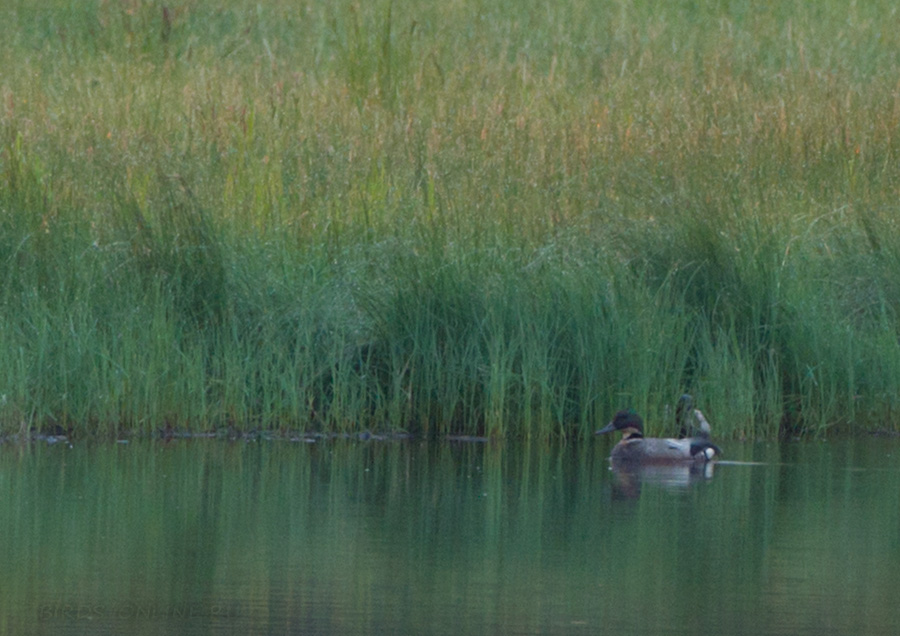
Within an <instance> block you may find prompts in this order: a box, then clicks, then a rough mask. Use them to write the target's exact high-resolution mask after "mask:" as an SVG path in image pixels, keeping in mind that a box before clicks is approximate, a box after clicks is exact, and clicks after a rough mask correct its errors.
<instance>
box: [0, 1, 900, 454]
mask: <svg viewBox="0 0 900 636" xmlns="http://www.w3.org/2000/svg"><path fill="white" fill-rule="evenodd" d="M508 4H509V3H502V2H497V1H493V0H483V1H482V2H477V3H458V2H445V3H437V4H436V3H428V2H421V1H419V0H395V1H393V2H390V1H379V2H372V3H352V2H309V3H296V2H287V1H273V2H267V3H260V4H256V3H243V2H237V1H235V0H223V1H222V2H220V3H193V2H172V3H164V2H149V1H148V2H142V1H140V0H134V1H130V2H127V1H126V2H102V1H96V2H80V3H70V2H53V1H50V0H48V1H47V2H43V3H40V5H41V6H40V7H39V8H38V7H37V6H36V5H35V4H34V3H31V2H25V1H24V0H12V1H11V2H7V3H5V5H4V8H3V9H2V14H3V15H2V18H3V19H0V64H2V68H3V74H2V76H0V100H2V102H0V143H2V150H0V277H2V285H0V352H2V356H0V430H2V431H3V432H6V433H12V432H17V431H20V430H27V429H29V428H31V427H37V428H50V429H52V428H55V427H61V428H63V429H71V430H74V431H75V432H98V433H102V434H105V433H111V432H114V431H121V430H134V431H140V432H148V431H154V430H158V429H160V428H163V427H166V426H171V427H176V428H186V429H190V430H208V429H212V428H222V427H226V426H233V427H235V428H237V429H239V430H252V429H281V428H289V429H295V428H299V429H304V430H321V431H336V432H343V431H357V430H363V429H402V430H407V431H410V432H414V433H427V434H444V433H449V432H457V433H467V434H484V435H495V436H513V437H537V438H542V437H547V436H553V435H558V434H561V435H566V436H579V435H584V434H587V433H589V432H591V431H592V430H593V429H595V428H596V427H597V426H598V424H600V423H602V422H605V421H606V420H607V419H608V418H609V416H610V414H611V413H612V412H613V411H614V410H615V409H617V408H621V407H623V406H633V407H635V408H637V409H639V410H640V411H642V412H643V413H646V415H647V416H648V420H649V421H650V422H651V428H653V429H654V430H653V432H661V431H662V430H663V428H664V427H663V425H662V420H661V418H663V416H664V413H665V409H666V404H670V403H672V402H673V401H674V400H675V399H676V398H677V396H678V395H680V394H681V393H682V392H683V391H690V392H692V393H694V394H695V397H696V398H697V400H698V402H699V403H700V404H701V405H702V407H703V408H704V409H705V411H706V412H707V414H708V416H709V417H710V419H711V420H712V421H713V425H714V427H715V431H716V432H717V433H718V434H720V435H722V436H749V437H774V436H775V435H777V434H779V433H788V434H796V433H824V432H826V431H829V430H836V429H852V430H865V429H884V428H890V429H894V428H897V424H896V420H895V412H896V411H897V408H898V406H900V404H898V396H900V344H898V327H900V314H898V310H900V276H898V274H900V234H898V229H897V227H896V225H897V213H898V211H900V203H898V202H900V199H898V186H900V162H898V150H900V134H898V124H900V93H898V84H897V70H898V68H900V29H897V28H896V27H897V26H900V15H898V13H897V10H896V9H895V8H894V7H893V5H892V4H891V3H889V2H870V3H864V4H863V6H860V5H857V4H852V5H850V6H847V4H846V3H843V2H838V1H836V0H834V1H831V0H829V1H826V2H821V3H815V4H814V5H811V6H807V5H808V4H809V3H799V2H797V3H793V2H783V3H776V4H775V5H774V6H771V7H769V6H766V7H760V6H757V5H756V4H751V3H748V2H747V3H745V2H732V3H720V2H672V3H666V4H665V6H658V5H657V4H656V3H649V2H640V1H634V2H588V1H587V0H565V1H562V2H555V3H552V5H551V6H548V5H547V3H539V2H526V3H520V4H517V5H516V6H512V5H509V6H508ZM654 422H655V423H654Z"/></svg>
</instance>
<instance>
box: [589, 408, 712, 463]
mask: <svg viewBox="0 0 900 636" xmlns="http://www.w3.org/2000/svg"><path fill="white" fill-rule="evenodd" d="M700 417H702V414H701V416H700ZM703 422H704V423H706V420H705V419H704V420H703ZM706 429H707V430H706V431H703V433H702V434H701V435H699V436H695V437H688V438H685V439H672V438H659V437H644V425H643V420H642V419H641V417H640V416H639V415H638V414H637V413H635V412H634V411H632V410H627V411H619V412H618V413H616V415H615V417H614V418H613V420H612V421H611V422H610V423H609V424H607V425H606V426H604V427H603V428H602V429H600V430H599V431H597V434H598V435H601V434H604V433H609V432H612V431H621V432H622V434H623V436H622V440H621V441H620V442H619V443H618V444H616V445H615V446H614V447H613V449H612V453H611V454H610V459H612V460H613V461H620V462H641V463H680V462H708V461H710V460H711V459H712V458H713V457H715V456H716V455H717V454H720V453H721V451H720V450H719V447H718V446H716V445H715V444H713V443H712V442H710V441H709V424H708V423H706Z"/></svg>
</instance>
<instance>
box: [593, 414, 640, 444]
mask: <svg viewBox="0 0 900 636" xmlns="http://www.w3.org/2000/svg"><path fill="white" fill-rule="evenodd" d="M612 431H621V432H623V433H625V436H626V437H643V436H644V420H642V419H641V416H640V415H638V414H637V413H635V412H634V409H628V410H627V411H619V412H618V413H616V415H615V417H613V419H612V422H610V423H609V424H607V425H606V426H604V427H603V428H601V429H600V430H599V431H597V433H596V434H597V435H601V434H603V433H610V432H612Z"/></svg>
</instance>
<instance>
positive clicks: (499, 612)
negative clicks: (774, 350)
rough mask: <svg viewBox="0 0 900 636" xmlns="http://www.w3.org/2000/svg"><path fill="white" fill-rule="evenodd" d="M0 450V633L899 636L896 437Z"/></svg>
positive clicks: (899, 447)
mask: <svg viewBox="0 0 900 636" xmlns="http://www.w3.org/2000/svg"><path fill="white" fill-rule="evenodd" d="M607 452H608V447H606V446H603V445H602V444H586V445H583V446H578V447H573V446H568V447H561V448H552V449H551V448H547V447H543V446H539V447H522V446H515V447H493V446H483V445H453V444H435V443H431V444H426V443H419V442H407V443H346V444H345V443H334V444H330V443H329V444H315V445H308V444H289V443H286V442H273V443H239V444H226V443H222V442H213V441H210V442H198V441H193V442H183V441H182V442H176V443H171V444H163V443H132V444H128V445H95V446H92V445H76V446H75V447H74V448H69V447H67V446H65V445H63V444H58V445H55V446H49V447H48V446H40V445H37V446H34V447H32V448H17V447H10V446H7V447H4V448H0V531H2V533H3V534H2V537H3V541H2V543H0V633H4V634H22V633H47V634H49V633H54V634H56V633H134V634H163V633H184V634H222V633H236V634H237V633H241V634H244V633H258V634H266V633H321V634H327V633H335V634H354V633H370V634H371V633H404V634H412V633H422V634H426V633H432V634H442V633H446V634H450V633H453V634H469V633H471V634H512V633H522V634H537V633H541V634H548V633H550V634H552V633H560V634H569V633H571V634H598V633H600V634H607V633H608V634H623V633H640V634H662V633H667V634H668V633H674V634H688V633H691V634H695V633H704V632H710V631H716V632H721V633H732V634H767V633H771V634H804V633H809V634H817V635H818V634H830V633H834V634H838V633H851V632H852V633H868V634H877V633H886V634H887V633H894V624H895V623H896V622H897V621H898V619H900V611H898V610H897V609H896V603H894V601H893V599H894V598H895V597H896V595H897V593H898V591H900V568H898V565H900V560H898V557H900V506H898V501H897V497H898V493H900V467H898V464H897V462H898V461H900V458H898V457H897V456H896V455H897V453H898V452H900V445H898V443H897V441H896V440H886V441H885V440H879V441H873V440H864V441H857V442H846V443H844V442H838V443H828V444H813V443H810V444H803V445H789V446H781V447H779V446H774V445H771V446H749V445H748V446H743V447H741V446H737V447H732V448H729V458H730V459H736V460H745V461H749V460H755V461H760V462H764V464H763V465H719V466H716V467H715V470H714V473H713V474H712V475H711V476H704V475H700V476H699V477H697V476H695V477H694V478H693V479H691V480H687V479H683V480H682V479H681V478H680V477H679V478H678V479H675V478H671V476H665V478H659V476H658V475H650V476H646V475H645V476H644V477H643V479H644V480H643V481H642V482H640V483H635V481H634V479H635V477H634V476H625V477H624V478H623V476H622V475H618V474H614V473H612V472H610V470H609V466H608V463H607V461H606V454H607Z"/></svg>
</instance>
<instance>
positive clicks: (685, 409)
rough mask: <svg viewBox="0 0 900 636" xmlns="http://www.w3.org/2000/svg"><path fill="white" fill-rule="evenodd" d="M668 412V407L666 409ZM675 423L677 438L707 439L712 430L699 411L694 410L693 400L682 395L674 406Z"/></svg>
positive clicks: (687, 395) (689, 396) (686, 394)
mask: <svg viewBox="0 0 900 636" xmlns="http://www.w3.org/2000/svg"><path fill="white" fill-rule="evenodd" d="M666 409H667V410H668V407H666ZM675 423H676V424H677V425H678V438H679V439H684V438H687V437H700V438H702V439H709V436H710V434H711V433H712V429H711V428H710V426H709V422H708V421H707V420H706V417H705V416H704V415H703V413H702V411H700V409H695V408H694V398H693V397H692V396H691V395H690V394H689V393H684V394H683V395H682V396H681V397H680V398H678V404H677V405H676V406H675Z"/></svg>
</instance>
